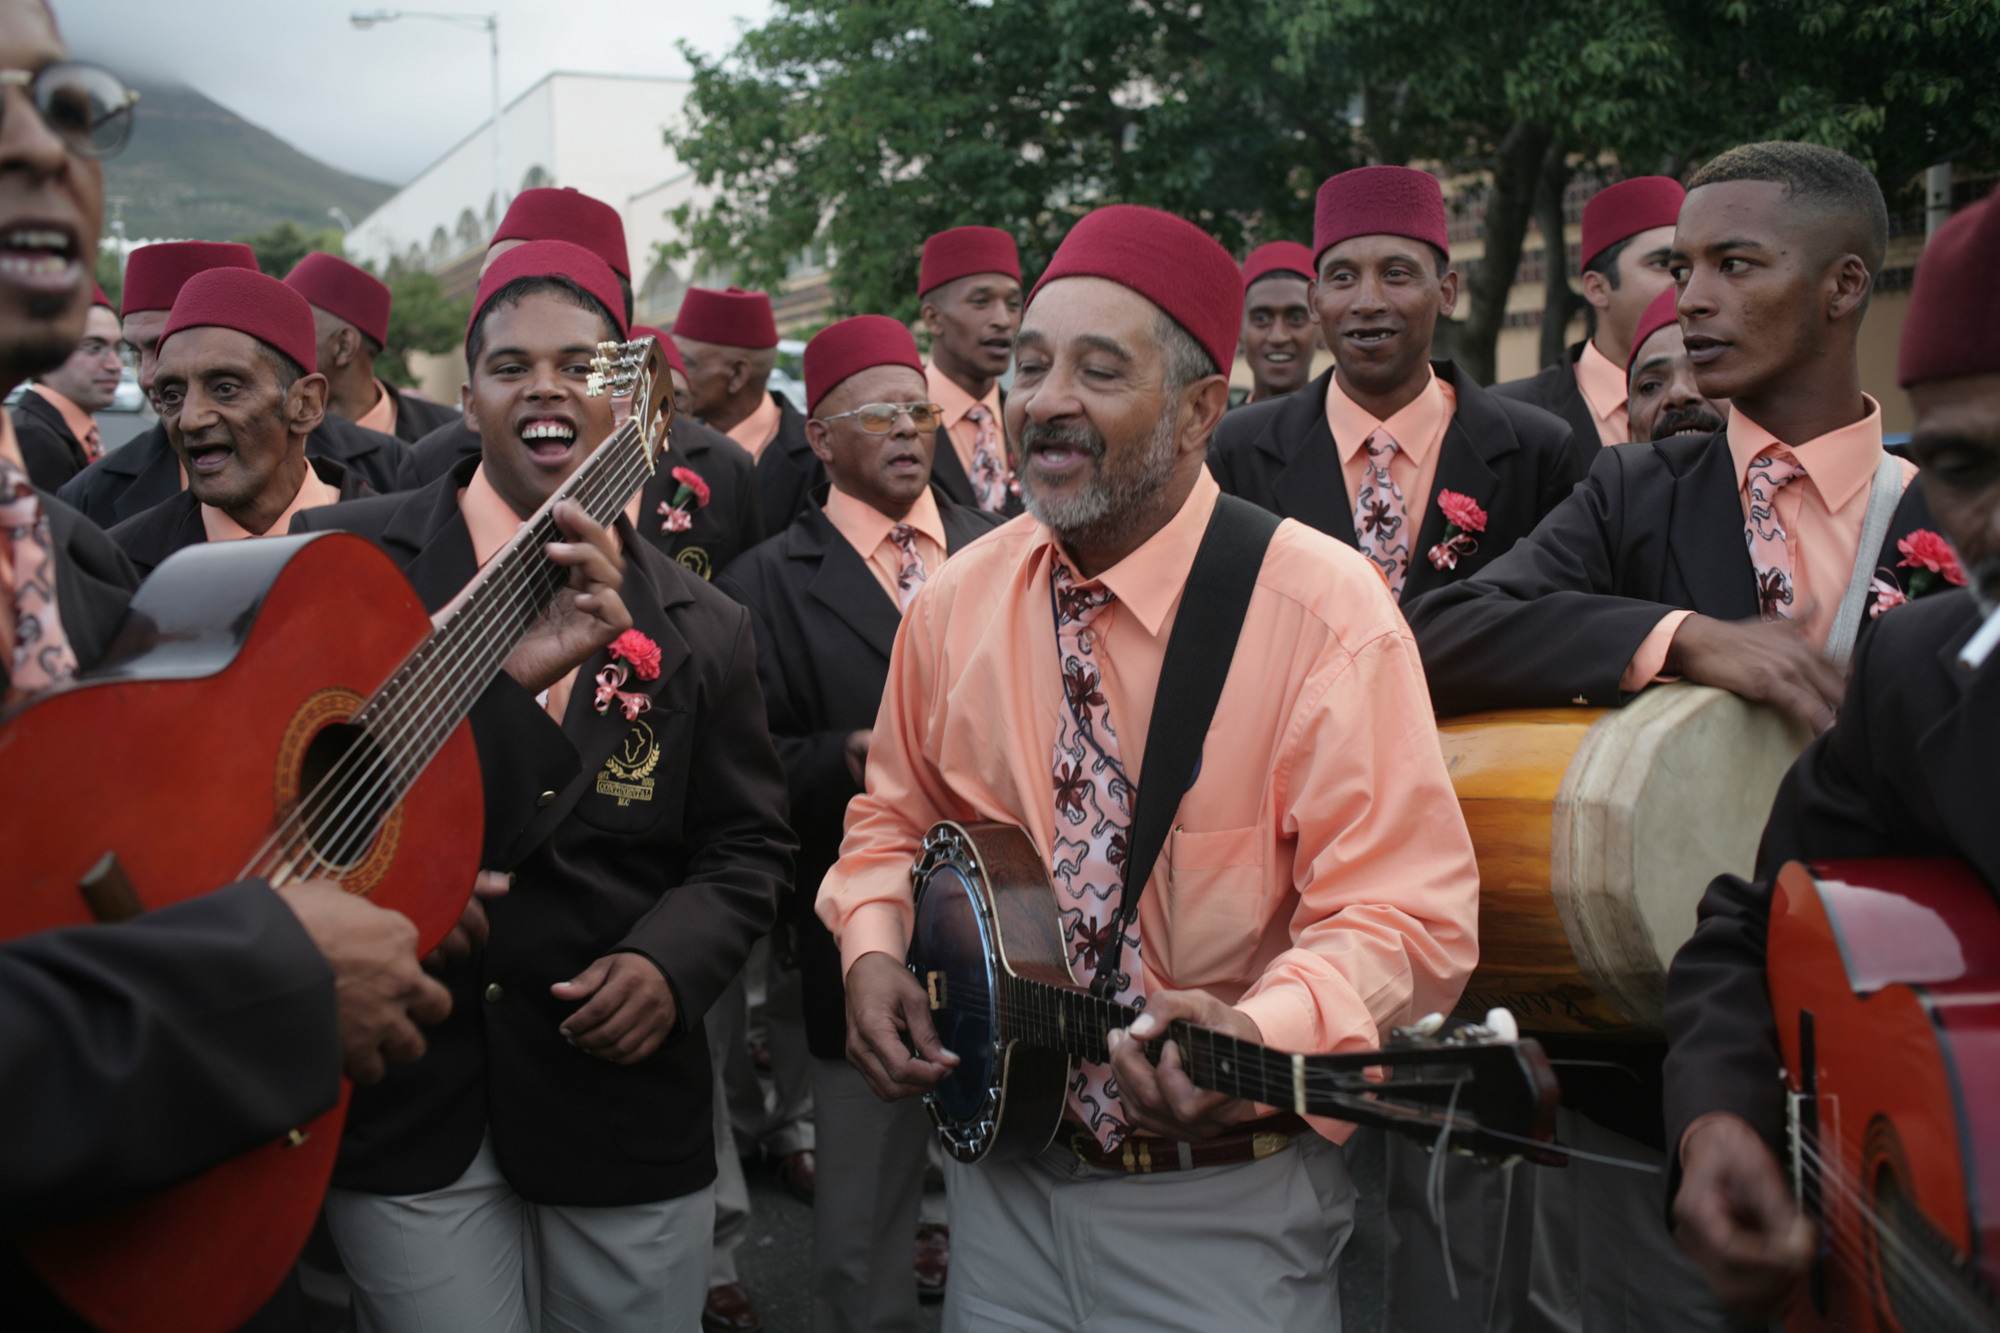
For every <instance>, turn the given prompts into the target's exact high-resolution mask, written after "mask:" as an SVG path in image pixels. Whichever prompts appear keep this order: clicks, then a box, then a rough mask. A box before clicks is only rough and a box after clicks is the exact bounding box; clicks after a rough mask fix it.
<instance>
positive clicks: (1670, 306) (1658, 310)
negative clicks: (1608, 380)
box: [1619, 227, 1681, 379]
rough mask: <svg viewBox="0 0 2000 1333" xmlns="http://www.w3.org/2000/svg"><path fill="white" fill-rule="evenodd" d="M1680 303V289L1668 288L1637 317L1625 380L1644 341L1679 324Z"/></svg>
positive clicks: (1626, 363)
mask: <svg viewBox="0 0 2000 1333" xmlns="http://www.w3.org/2000/svg"><path fill="white" fill-rule="evenodd" d="M1639 230H1640V231H1644V230H1645V228H1644V227H1641V228H1640V229H1639ZM1619 239H1620V240H1623V239H1624V238H1623V237H1620V238H1619ZM1680 301H1681V293H1680V289H1679V288H1677V287H1669V288H1667V289H1666V290H1665V291H1663V292H1661V293H1660V294H1659V295H1658V296H1656V297H1654V298H1653V303H1652V304H1651V305H1649V306H1647V307H1646V313H1645V314H1643V315H1641V316H1639V327H1638V329H1637V330H1635V331H1634V332H1633V334H1632V352H1631V355H1629V356H1627V357H1626V358H1625V375H1626V378H1628V379H1629V378H1631V375H1632V367H1634V366H1636V365H1638V364H1639V349H1640V348H1641V347H1644V346H1645V345H1646V339H1648V338H1650V337H1652V336H1653V335H1654V334H1656V333H1658V332H1659V331H1660V330H1661V329H1664V328H1665V327H1667V325H1669V324H1678V323H1680V322H1681V314H1680V308H1679V307H1680Z"/></svg>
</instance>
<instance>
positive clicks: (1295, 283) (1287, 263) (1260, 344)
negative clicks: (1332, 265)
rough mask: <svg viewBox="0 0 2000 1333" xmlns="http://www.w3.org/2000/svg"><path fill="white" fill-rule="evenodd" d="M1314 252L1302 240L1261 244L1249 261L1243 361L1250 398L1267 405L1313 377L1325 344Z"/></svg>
mask: <svg viewBox="0 0 2000 1333" xmlns="http://www.w3.org/2000/svg"><path fill="white" fill-rule="evenodd" d="M1312 272H1313V255H1312V251H1311V250H1309V249H1307V248H1306V247H1305V246H1303V245H1300V244H1299V243H1298V242H1297V241H1272V242H1271V243H1270V244H1268V245H1260V246H1258V247H1257V248H1256V249H1255V250H1252V251H1251V252H1250V255H1249V258H1247V259H1245V260H1244V261H1243V339H1242V344H1241V346H1242V349H1243V359H1244V360H1245V361H1247V362H1248V363H1249V364H1250V397H1249V398H1248V399H1246V400H1245V401H1247V402H1252V403H1261V402H1263V401H1264V400H1265V399H1266V398H1276V397H1278V396H1279V395H1281V394H1287V393H1290V392H1291V391H1292V390H1294V389H1296V388H1298V387H1299V386H1300V385H1302V384H1304V383H1305V382H1306V380H1307V379H1308V378H1309V377H1310V376H1311V375H1312V362H1313V351H1314V349H1316V348H1317V347H1318V346H1319V322H1318V320H1317V319H1316V318H1315V317H1314V315H1313V308H1312V299H1311V291H1310V285H1311V283H1312Z"/></svg>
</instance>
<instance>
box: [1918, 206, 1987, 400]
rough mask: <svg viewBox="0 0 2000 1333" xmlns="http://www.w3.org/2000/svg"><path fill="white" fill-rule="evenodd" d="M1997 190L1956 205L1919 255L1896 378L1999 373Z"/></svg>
mask: <svg viewBox="0 0 2000 1333" xmlns="http://www.w3.org/2000/svg"><path fill="white" fill-rule="evenodd" d="M1996 299H2000V190H1996V191H1995V192H1994V193H1993V194H1989V195H1987V196H1986V197H1985V198H1984V199H1982V200H1980V201H1979V202H1978V203H1976V204H1973V205H1971V206H1969V207H1967V208H1965V209H1962V210H1960V211H1959V212H1958V213H1957V214H1956V215H1955V216H1953V217H1952V219H1951V220H1950V221H1949V222H1947V223H1945V224H1944V225H1943V226H1942V227H1939V228H1938V230H1937V235H1935V236H1933V237H1931V239H1930V244H1929V245H1927V246H1925V247H1924V253H1923V255H1922V257H1921V258H1919V259H1918V260H1917V281H1916V286H1915V287H1914V288H1913V289H1912V290H1911V292H1910V308H1909V310H1908V311H1907V312H1905V314H1904V316H1903V346H1902V351H1901V353H1900V355H1899V356H1898V358H1897V362H1896V382H1897V383H1898V384H1900V385H1902V386H1903V387H1904V388H1906V389H1907V388H1909V387H1910V386H1911V385H1912V384H1923V383H1925V382H1927V381H1929V380H1955V379H1961V378H1963V377H1965V376H1967V375H1991V374H1995V373H2000V325H1996V323H1995V321H1994V318H1993V303H1994V301H1995V300H1996Z"/></svg>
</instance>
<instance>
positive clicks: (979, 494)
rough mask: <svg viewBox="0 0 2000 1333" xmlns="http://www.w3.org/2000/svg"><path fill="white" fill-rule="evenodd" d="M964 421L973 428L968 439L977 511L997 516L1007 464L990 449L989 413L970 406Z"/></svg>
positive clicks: (1003, 500)
mask: <svg viewBox="0 0 2000 1333" xmlns="http://www.w3.org/2000/svg"><path fill="white" fill-rule="evenodd" d="M965 419H966V420H967V421H970V422H971V423H972V424H973V426H974V427H975V428H976V429H975V433H974V435H973V437H972V495H973V498H974V499H975V500H976V501H978V504H979V507H980V508H981V509H984V510H987V511H989V512H991V513H995V514H997V513H999V512H1000V511H1001V510H1002V509H1003V508H1005V507H1006V504H1007V464H1006V462H1005V460H1003V459H1002V458H1001V457H1000V451H999V450H998V449H995V448H994V447H993V445H994V438H993V434H994V432H993V414H992V413H991V412H988V411H987V410H986V409H985V408H984V407H983V406H981V405H980V404H978V403H974V404H973V405H972V406H971V407H968V408H966V409H965Z"/></svg>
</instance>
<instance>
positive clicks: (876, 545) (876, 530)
mask: <svg viewBox="0 0 2000 1333" xmlns="http://www.w3.org/2000/svg"><path fill="white" fill-rule="evenodd" d="M826 521H827V522H829V523H831V524H833V530H834V531H835V532H838V533H839V534H840V535H841V536H843V537H845V538H847V544H848V545H849V546H852V547H853V548H854V549H855V550H856V551H857V552H859V553H860V555H861V560H862V563H864V564H866V565H867V566H868V572H869V573H870V574H873V575H874V576H875V581H876V582H877V583H879V584H881V585H882V591H883V592H886V593H888V594H889V600H890V601H892V602H894V603H895V604H896V605H897V606H898V607H900V606H902V604H903V602H902V598H901V597H900V596H899V595H898V593H897V591H896V575H897V574H898V573H899V572H901V570H902V568H903V551H902V548H901V547H899V546H897V545H896V544H895V543H894V542H892V541H890V540H889V532H890V529H892V528H894V527H895V526H896V524H898V523H907V524H909V525H910V526H911V527H913V528H915V529H916V530H917V536H916V540H915V541H914V542H913V543H912V545H914V546H915V547H916V548H917V558H918V559H919V560H921V561H923V562H924V579H925V581H926V582H928V581H929V580H930V579H931V577H932V576H933V575H935V574H936V573H937V572H938V570H940V569H942V568H943V567H944V556H945V549H946V542H945V539H944V518H943V516H942V515H940V514H939V513H938V507H937V497H936V496H934V495H932V494H931V492H930V488H929V487H928V486H926V487H925V488H924V493H923V494H922V495H919V496H918V497H917V502H916V503H915V504H913V505H911V506H910V512H909V513H908V514H907V515H906V516H904V517H903V518H900V519H895V518H890V517H889V516H888V515H887V514H885V513H883V512H882V511H881V510H879V509H877V508H876V507H875V506H874V505H871V504H869V503H868V502H867V501H865V500H857V499H855V498H854V497H853V496H851V495H849V494H848V493H847V492H846V491H843V490H841V489H840V487H838V486H831V487H828V488H827V493H826Z"/></svg>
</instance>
